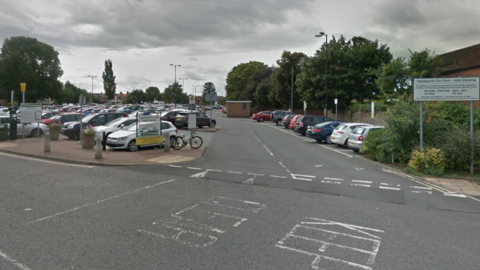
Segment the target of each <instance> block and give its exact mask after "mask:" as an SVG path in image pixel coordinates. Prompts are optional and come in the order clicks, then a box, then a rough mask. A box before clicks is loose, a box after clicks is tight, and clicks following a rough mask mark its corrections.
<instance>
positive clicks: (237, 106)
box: [227, 100, 252, 118]
mask: <svg viewBox="0 0 480 270" xmlns="http://www.w3.org/2000/svg"><path fill="white" fill-rule="evenodd" d="M251 103H252V102H251V101H248V100H230V101H227V117H243V118H250V104H251Z"/></svg>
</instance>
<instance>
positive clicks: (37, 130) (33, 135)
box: [30, 128, 43, 137]
mask: <svg viewBox="0 0 480 270" xmlns="http://www.w3.org/2000/svg"><path fill="white" fill-rule="evenodd" d="M37 133H40V136H42V135H43V132H42V131H41V130H40V129H37V128H36V129H34V130H32V133H31V134H30V135H31V136H32V137H37V136H38V134H37Z"/></svg>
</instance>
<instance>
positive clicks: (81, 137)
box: [79, 94, 83, 142]
mask: <svg viewBox="0 0 480 270" xmlns="http://www.w3.org/2000/svg"><path fill="white" fill-rule="evenodd" d="M82 130H83V95H82V94H80V137H79V138H80V142H81V141H82V139H83V136H82Z"/></svg>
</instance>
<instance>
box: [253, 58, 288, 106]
mask: <svg viewBox="0 0 480 270" xmlns="http://www.w3.org/2000/svg"><path fill="white" fill-rule="evenodd" d="M274 71H275V68H274V67H270V68H268V69H266V70H261V71H258V72H257V73H255V74H254V75H253V76H252V78H251V79H250V80H249V81H248V84H247V86H246V88H247V90H248V92H252V93H253V98H252V106H253V107H261V108H272V107H276V106H280V105H279V103H278V102H276V100H275V76H274ZM272 98H273V99H272ZM271 100H273V102H272V101H271Z"/></svg>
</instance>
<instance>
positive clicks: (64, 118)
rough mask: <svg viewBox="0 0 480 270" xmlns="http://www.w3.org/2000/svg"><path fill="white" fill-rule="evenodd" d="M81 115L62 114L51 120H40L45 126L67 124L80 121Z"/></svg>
mask: <svg viewBox="0 0 480 270" xmlns="http://www.w3.org/2000/svg"><path fill="white" fill-rule="evenodd" d="M80 119H81V115H80V114H79V113H64V114H60V115H56V116H54V117H53V118H49V119H42V121H43V123H44V124H45V125H47V126H48V125H50V124H54V123H55V124H63V123H68V122H74V121H80Z"/></svg>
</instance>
